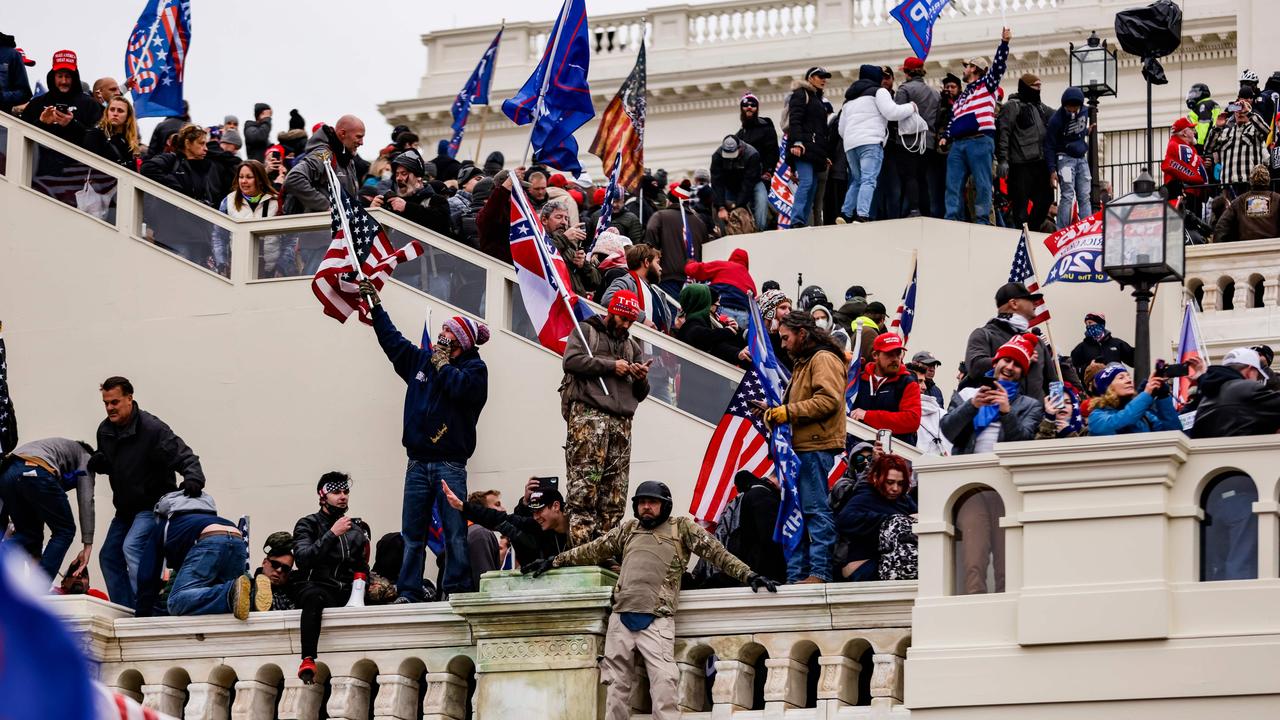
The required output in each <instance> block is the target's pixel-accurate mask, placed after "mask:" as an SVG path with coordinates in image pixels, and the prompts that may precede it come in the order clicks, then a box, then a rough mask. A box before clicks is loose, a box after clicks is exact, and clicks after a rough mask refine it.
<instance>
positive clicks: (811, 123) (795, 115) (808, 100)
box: [787, 82, 827, 170]
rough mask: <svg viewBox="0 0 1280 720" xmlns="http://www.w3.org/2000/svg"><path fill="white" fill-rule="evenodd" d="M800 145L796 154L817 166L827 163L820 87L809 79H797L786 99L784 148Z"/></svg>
mask: <svg viewBox="0 0 1280 720" xmlns="http://www.w3.org/2000/svg"><path fill="white" fill-rule="evenodd" d="M796 145H801V146H803V147H804V154H803V155H801V156H800V157H798V158H797V157H795V156H794V155H793V156H790V157H789V158H788V160H789V161H803V162H807V163H809V164H811V165H813V166H814V167H815V168H817V169H818V170H823V169H825V168H826V166H827V106H826V105H823V104H822V91H821V90H818V89H817V88H815V87H813V86H812V85H810V84H809V83H807V82H806V83H799V84H798V85H797V86H796V87H795V89H794V90H793V91H792V92H791V97H790V98H789V99H788V100H787V150H788V151H790V150H791V148H793V147H795V146H796Z"/></svg>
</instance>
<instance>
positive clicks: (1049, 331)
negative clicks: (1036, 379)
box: [1022, 223, 1083, 381]
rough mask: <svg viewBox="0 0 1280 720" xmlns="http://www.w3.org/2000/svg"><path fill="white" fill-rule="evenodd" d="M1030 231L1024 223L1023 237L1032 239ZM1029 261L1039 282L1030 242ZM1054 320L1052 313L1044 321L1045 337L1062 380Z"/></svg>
mask: <svg viewBox="0 0 1280 720" xmlns="http://www.w3.org/2000/svg"><path fill="white" fill-rule="evenodd" d="M1028 232H1029V231H1028V230H1027V224H1026V223H1022V237H1024V238H1027V239H1028V240H1030V239H1031V236H1030V235H1028ZM1027 262H1028V263H1030V264H1031V272H1032V274H1034V275H1035V277H1036V281H1037V282H1039V279H1040V272H1039V271H1037V270H1036V257H1035V253H1034V252H1032V251H1031V243H1030V242H1028V243H1027ZM1041 289H1042V290H1043V289H1044V288H1041ZM1052 322H1053V314H1052V313H1050V314H1049V317H1047V318H1045V321H1044V334H1045V337H1047V338H1048V339H1049V350H1050V352H1051V354H1052V355H1053V358H1052V360H1053V368H1054V369H1055V370H1057V371H1058V380H1059V381H1061V380H1062V361H1061V360H1059V359H1058V344H1057V343H1055V342H1054V341H1053V327H1052V325H1051V324H1050V323H1052ZM1082 379H1083V378H1082Z"/></svg>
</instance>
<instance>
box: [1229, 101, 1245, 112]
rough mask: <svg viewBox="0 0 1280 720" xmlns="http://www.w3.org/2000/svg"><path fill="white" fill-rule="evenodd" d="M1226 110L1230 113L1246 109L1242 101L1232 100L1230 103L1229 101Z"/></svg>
mask: <svg viewBox="0 0 1280 720" xmlns="http://www.w3.org/2000/svg"><path fill="white" fill-rule="evenodd" d="M1226 110H1227V112H1229V113H1238V112H1240V111H1241V110H1244V103H1240V102H1230V103H1227V108H1226Z"/></svg>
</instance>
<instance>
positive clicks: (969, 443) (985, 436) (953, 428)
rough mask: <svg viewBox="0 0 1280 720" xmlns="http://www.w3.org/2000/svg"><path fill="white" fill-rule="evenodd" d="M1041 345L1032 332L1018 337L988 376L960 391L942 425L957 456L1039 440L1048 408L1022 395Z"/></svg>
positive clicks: (1001, 352)
mask: <svg viewBox="0 0 1280 720" xmlns="http://www.w3.org/2000/svg"><path fill="white" fill-rule="evenodd" d="M1039 341H1040V339H1039V338H1037V337H1036V336H1035V335H1033V334H1031V333H1023V334H1021V335H1016V336H1014V338H1013V339H1012V340H1010V341H1009V342H1007V343H1005V344H1004V345H1001V346H1000V348H999V349H998V350H996V355H995V364H994V365H993V367H992V369H991V370H990V371H989V372H988V373H987V374H986V375H983V376H982V377H981V378H979V379H978V381H977V382H976V383H975V384H973V385H971V386H969V387H965V388H962V389H960V390H958V391H956V394H955V397H954V398H953V399H952V401H951V410H950V411H949V412H947V414H946V415H945V416H944V417H943V418H942V423H941V427H942V434H943V435H945V436H946V438H947V439H948V440H950V441H951V443H952V448H951V452H952V453H953V454H955V455H969V454H973V453H984V452H991V450H992V448H994V447H995V444H996V443H998V442H1011V441H1015V440H1033V439H1035V436H1036V431H1037V430H1038V429H1039V427H1040V420H1041V419H1043V418H1044V407H1043V405H1042V401H1040V400H1037V399H1036V398H1033V397H1031V396H1029V395H1027V394H1026V393H1024V392H1023V391H1022V377H1023V375H1025V374H1026V372H1027V369H1028V368H1029V367H1031V356H1032V355H1033V354H1034V353H1035V349H1036V344H1037V343H1038V342H1039Z"/></svg>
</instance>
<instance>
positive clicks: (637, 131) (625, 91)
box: [591, 42, 647, 190]
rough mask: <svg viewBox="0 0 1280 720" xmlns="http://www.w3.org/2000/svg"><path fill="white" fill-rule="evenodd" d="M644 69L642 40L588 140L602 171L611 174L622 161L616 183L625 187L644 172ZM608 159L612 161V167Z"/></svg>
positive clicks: (635, 180)
mask: <svg viewBox="0 0 1280 720" xmlns="http://www.w3.org/2000/svg"><path fill="white" fill-rule="evenodd" d="M645 72H646V71H645V59H644V43H643V42H642V43H641V44H640V54H639V55H637V56H636V64H635V67H632V68H631V74H629V75H627V79H626V80H624V81H623V82H622V87H620V88H618V94H617V95H614V96H613V99H612V100H610V101H609V106H608V107H606V108H605V109H604V114H602V115H601V116H600V127H599V129H597V130H596V137H595V139H594V140H592V141H591V154H592V155H595V156H596V157H598V158H600V162H602V163H604V164H605V168H604V169H605V172H608V173H612V172H613V171H614V169H615V168H617V167H618V165H619V163H621V165H622V172H621V173H620V175H619V182H620V183H621V186H622V187H623V188H626V189H627V190H633V189H635V187H636V186H637V185H639V184H640V176H641V175H643V174H644V116H645V108H646V104H647V103H646V100H645ZM609 160H613V161H614V164H613V166H612V167H610V166H609V164H608V162H609Z"/></svg>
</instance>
